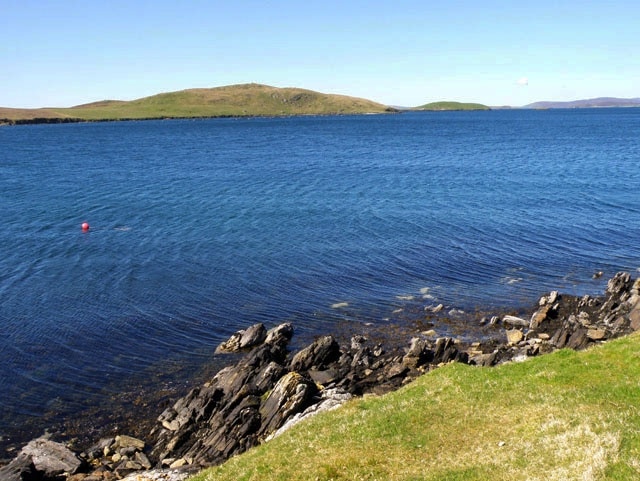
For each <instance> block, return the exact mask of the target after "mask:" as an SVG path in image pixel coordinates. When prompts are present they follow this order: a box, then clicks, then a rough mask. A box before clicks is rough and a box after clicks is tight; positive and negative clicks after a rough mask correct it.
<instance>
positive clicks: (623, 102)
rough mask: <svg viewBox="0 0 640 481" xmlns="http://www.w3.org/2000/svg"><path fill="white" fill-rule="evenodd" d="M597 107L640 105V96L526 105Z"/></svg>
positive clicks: (541, 107)
mask: <svg viewBox="0 0 640 481" xmlns="http://www.w3.org/2000/svg"><path fill="white" fill-rule="evenodd" d="M597 107H640V98H633V99H620V98H616V97H598V98H595V99H585V100H573V101H570V102H549V101H545V102H534V103H532V104H529V105H525V106H524V107H523V108H525V109H586V108H597Z"/></svg>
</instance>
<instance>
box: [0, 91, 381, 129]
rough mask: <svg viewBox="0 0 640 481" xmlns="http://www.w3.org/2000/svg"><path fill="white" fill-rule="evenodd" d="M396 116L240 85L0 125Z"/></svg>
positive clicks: (316, 95)
mask: <svg viewBox="0 0 640 481" xmlns="http://www.w3.org/2000/svg"><path fill="white" fill-rule="evenodd" d="M390 111H394V109H391V108H389V107H387V106H385V105H382V104H379V103H376V102H372V101H370V100H366V99H361V98H355V97H348V96H344V95H333V94H324V93H320V92H315V91H312V90H305V89H300V88H277V87H270V86H268V85H260V84H241V85H230V86H225V87H217V88H209V89H204V88H203V89H188V90H181V91H177V92H169V93H161V94H157V95H153V96H151V97H144V98H141V99H137V100H132V101H118V100H103V101H98V102H92V103H89V104H83V105H78V106H75V107H70V108H56V107H54V108H46V109H8V108H0V122H1V121H2V119H4V120H5V123H23V122H24V123H31V122H36V121H42V122H47V121H51V122H54V121H60V122H64V121H97V120H125V119H158V118H194V117H225V116H279V115H325V114H326V115H328V114H364V113H381V112H390Z"/></svg>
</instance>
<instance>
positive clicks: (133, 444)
mask: <svg viewBox="0 0 640 481" xmlns="http://www.w3.org/2000/svg"><path fill="white" fill-rule="evenodd" d="M144 446H145V443H144V441H143V440H141V439H137V438H134V437H131V436H126V435H123V434H122V435H119V436H116V438H115V449H126V448H133V449H134V450H137V451H142V450H144Z"/></svg>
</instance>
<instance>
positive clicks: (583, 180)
mask: <svg viewBox="0 0 640 481" xmlns="http://www.w3.org/2000/svg"><path fill="white" fill-rule="evenodd" d="M639 134H640V109H594V110H558V111H491V112H451V113H445V112H442V113H441V112H437V113H407V114H401V115H375V116H344V117H297V118H272V119H210V120H194V121H188V120H171V121H145V122H119V123H91V124H65V125H34V126H16V127H4V128H0V211H1V212H2V215H1V217H0V253H1V254H2V258H1V261H0V302H1V304H0V327H1V328H2V332H3V335H2V336H0V372H2V376H1V378H0V407H1V409H0V412H2V414H1V415H0V433H1V434H0V435H2V437H3V438H4V439H7V438H11V437H12V436H15V433H16V432H17V431H18V430H19V429H20V427H21V426H23V425H24V424H25V422H27V421H30V422H34V420H37V419H39V417H40V416H42V415H43V413H48V417H47V419H52V418H56V419H59V418H64V417H65V416H71V415H72V414H73V413H74V412H76V411H77V410H78V409H79V408H91V407H94V406H97V405H100V403H102V402H104V401H105V400H112V398H116V400H117V392H118V390H119V389H121V388H123V387H124V388H126V387H127V386H130V385H131V384H132V383H139V382H142V383H143V384H144V382H145V381H140V379H147V380H148V381H147V383H150V382H151V381H150V380H154V381H153V382H157V377H156V376H159V375H161V374H162V373H163V372H165V371H166V372H168V374H166V375H162V379H163V380H164V381H166V382H169V383H171V382H181V381H183V379H184V376H185V375H187V374H186V373H189V372H192V371H194V370H197V369H198V368H199V367H200V366H202V365H204V364H205V363H206V362H208V361H209V360H210V358H211V353H212V351H213V349H214V348H215V346H216V345H217V344H218V343H219V342H220V341H221V340H222V339H223V338H225V337H227V336H228V335H229V334H231V333H232V332H234V331H235V330H237V329H240V328H243V327H246V326H248V325H250V324H253V323H255V322H264V323H265V324H267V326H269V327H271V326H272V325H274V324H276V323H278V322H280V321H283V320H288V321H292V322H294V324H295V327H296V330H297V332H298V336H300V335H302V336H303V337H304V336H312V335H313V334H315V333H318V332H327V331H331V330H332V328H333V327H335V326H336V325H337V324H338V323H345V322H347V323H354V324H357V323H364V322H370V323H374V324H385V323H389V322H393V321H394V320H397V321H404V320H406V319H407V317H410V316H413V315H414V314H413V313H420V312H421V311H422V308H423V306H425V305H431V304H437V303H444V304H445V305H447V307H448V309H449V308H455V309H461V310H472V309H477V308H482V309H485V308H486V309H491V308H492V307H496V308H498V307H500V308H504V307H507V308H508V307H518V306H528V305H530V304H531V303H532V302H535V300H536V299H537V297H538V296H539V295H540V294H542V293H544V292H546V291H548V290H551V289H560V290H562V291H564V292H568V293H571V294H582V293H596V294H597V293H600V292H602V290H603V288H604V283H605V282H606V279H607V277H610V276H611V275H613V274H614V273H615V272H616V271H618V270H629V271H632V272H633V273H634V275H636V271H637V269H638V267H639V266H640V249H639V247H640V194H638V192H639V190H638V187H639V182H640V173H639V170H638V168H637V166H638V161H640V141H639V140H638V139H639V138H640V135H639ZM84 221H86V222H89V223H90V225H91V229H90V230H89V232H87V233H83V232H82V231H81V229H80V225H81V223H82V222H84ZM597 271H603V272H604V276H603V277H602V278H600V279H597V280H594V279H592V275H593V273H594V272H597ZM408 313H409V314H408ZM416 315H419V314H416ZM446 329H447V326H442V327H441V330H442V331H446ZM172 376H174V377H173V378H172ZM136 385H137V384H136ZM51 413H53V414H51ZM35 425H36V426H38V424H37V421H35ZM43 427H44V426H43Z"/></svg>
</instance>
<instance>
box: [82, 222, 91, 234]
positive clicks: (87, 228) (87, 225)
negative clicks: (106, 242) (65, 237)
mask: <svg viewBox="0 0 640 481" xmlns="http://www.w3.org/2000/svg"><path fill="white" fill-rule="evenodd" d="M88 230H89V223H88V222H83V223H82V232H87V231H88Z"/></svg>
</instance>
